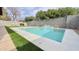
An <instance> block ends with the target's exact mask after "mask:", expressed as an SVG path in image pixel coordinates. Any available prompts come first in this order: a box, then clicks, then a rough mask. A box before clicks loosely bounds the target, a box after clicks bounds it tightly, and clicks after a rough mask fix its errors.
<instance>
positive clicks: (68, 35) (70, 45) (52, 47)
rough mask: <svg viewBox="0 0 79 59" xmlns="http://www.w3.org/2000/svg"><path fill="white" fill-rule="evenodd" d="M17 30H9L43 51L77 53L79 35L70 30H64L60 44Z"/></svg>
mask: <svg viewBox="0 0 79 59" xmlns="http://www.w3.org/2000/svg"><path fill="white" fill-rule="evenodd" d="M19 28H20V27H19ZM19 28H17V27H16V28H11V29H12V30H14V31H16V32H17V33H19V34H20V35H21V36H23V37H24V38H27V39H28V41H30V42H32V43H33V44H35V45H36V46H38V47H40V48H41V49H43V50H45V51H77V50H78V51H79V35H77V34H76V32H75V31H74V30H72V29H65V34H64V37H63V40H62V42H61V43H60V42H56V41H54V40H51V39H48V38H44V37H41V36H38V35H35V34H32V33H29V32H25V31H22V30H20V29H19ZM22 28H27V27H22Z"/></svg>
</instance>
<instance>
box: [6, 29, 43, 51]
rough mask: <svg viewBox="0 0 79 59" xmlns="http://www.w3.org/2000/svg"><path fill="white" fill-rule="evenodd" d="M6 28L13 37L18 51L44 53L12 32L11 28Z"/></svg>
mask: <svg viewBox="0 0 79 59" xmlns="http://www.w3.org/2000/svg"><path fill="white" fill-rule="evenodd" d="M5 28H6V30H7V31H8V33H9V35H10V36H11V38H12V40H13V42H14V44H15V46H16V48H17V50H18V51H42V49H40V48H39V47H37V46H35V45H34V44H32V43H31V42H29V41H28V40H26V39H25V38H23V37H22V36H20V35H19V34H17V33H16V32H14V31H13V30H11V29H10V28H9V27H5Z"/></svg>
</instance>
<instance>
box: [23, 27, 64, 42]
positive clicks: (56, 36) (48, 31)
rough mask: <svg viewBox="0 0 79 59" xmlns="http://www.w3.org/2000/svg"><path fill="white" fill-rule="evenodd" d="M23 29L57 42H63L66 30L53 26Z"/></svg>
mask: <svg viewBox="0 0 79 59" xmlns="http://www.w3.org/2000/svg"><path fill="white" fill-rule="evenodd" d="M23 30H24V31H27V32H30V33H32V34H36V35H39V36H42V37H45V38H48V39H51V40H54V41H57V42H62V39H63V36H64V32H65V30H61V29H54V28H51V27H35V28H25V29H23Z"/></svg>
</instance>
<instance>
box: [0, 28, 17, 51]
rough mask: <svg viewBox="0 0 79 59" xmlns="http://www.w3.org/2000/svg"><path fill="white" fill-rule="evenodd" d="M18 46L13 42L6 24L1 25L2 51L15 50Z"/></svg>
mask: <svg viewBox="0 0 79 59" xmlns="http://www.w3.org/2000/svg"><path fill="white" fill-rule="evenodd" d="M15 50H16V47H15V45H14V44H13V42H12V40H11V38H10V36H9V34H8V32H7V31H6V29H5V27H4V26H0V51H15Z"/></svg>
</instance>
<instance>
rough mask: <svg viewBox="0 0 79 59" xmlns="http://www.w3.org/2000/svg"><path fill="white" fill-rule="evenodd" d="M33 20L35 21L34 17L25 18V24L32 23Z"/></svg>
mask: <svg viewBox="0 0 79 59" xmlns="http://www.w3.org/2000/svg"><path fill="white" fill-rule="evenodd" d="M33 20H35V17H33V16H29V17H25V21H26V22H28V21H33Z"/></svg>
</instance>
